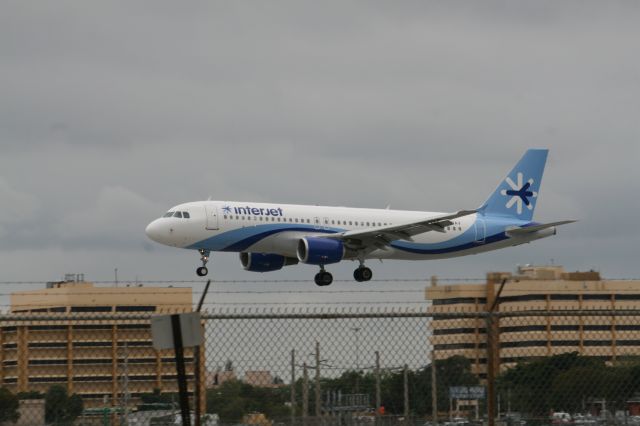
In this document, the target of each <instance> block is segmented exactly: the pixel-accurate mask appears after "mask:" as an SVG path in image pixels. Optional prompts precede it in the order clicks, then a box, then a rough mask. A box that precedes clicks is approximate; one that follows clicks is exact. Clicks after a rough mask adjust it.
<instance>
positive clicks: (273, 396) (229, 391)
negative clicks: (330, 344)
mask: <svg viewBox="0 0 640 426" xmlns="http://www.w3.org/2000/svg"><path fill="white" fill-rule="evenodd" d="M436 374H437V375H438V404H441V405H440V406H441V407H448V405H449V386H464V385H468V386H471V385H477V384H478V378H477V377H476V376H475V375H473V374H472V373H471V362H470V361H469V360H468V359H466V358H464V357H460V356H455V357H451V358H448V359H446V360H441V361H437V363H436ZM313 380H314V379H313V378H310V379H309V413H310V415H313V414H314V413H315V386H314V382H313ZM380 380H381V383H380V384H381V398H382V405H383V406H384V407H385V410H386V412H387V413H388V414H402V413H403V412H404V373H403V371H402V370H395V371H391V372H389V371H385V372H382V373H381V378H380ZM408 380H409V398H410V400H409V407H410V410H411V412H412V413H413V414H415V415H424V414H427V413H429V414H430V413H431V366H428V367H426V368H423V369H420V370H417V371H409V372H408ZM375 383H376V380H375V374H374V372H372V371H367V372H366V373H364V372H363V371H354V370H351V371H346V372H344V373H343V374H342V375H340V376H339V377H336V378H332V379H329V378H322V379H321V382H320V388H321V389H322V395H321V399H322V400H324V398H325V395H326V392H327V391H335V392H338V391H339V392H340V393H342V394H343V395H345V394H366V395H369V401H370V403H371V404H374V403H375V393H376V387H375ZM295 387H296V395H297V401H298V405H297V406H296V412H297V413H298V415H300V413H301V412H302V387H303V379H302V378H300V379H298V380H297V381H296V383H295ZM290 392H291V388H290V386H280V387H276V388H270V387H257V386H251V385H248V384H246V383H242V382H240V381H238V380H230V381H226V382H224V383H223V384H222V385H221V386H219V387H217V388H213V389H208V390H207V411H208V412H209V413H217V414H218V415H219V416H220V421H221V422H222V423H239V422H241V421H242V417H243V416H244V415H246V414H249V413H252V412H259V413H263V414H265V415H266V416H267V418H269V419H271V420H284V419H286V418H287V417H288V416H289V415H290V407H289V406H288V404H289V401H290V395H291V394H290ZM371 406H373V405H371Z"/></svg>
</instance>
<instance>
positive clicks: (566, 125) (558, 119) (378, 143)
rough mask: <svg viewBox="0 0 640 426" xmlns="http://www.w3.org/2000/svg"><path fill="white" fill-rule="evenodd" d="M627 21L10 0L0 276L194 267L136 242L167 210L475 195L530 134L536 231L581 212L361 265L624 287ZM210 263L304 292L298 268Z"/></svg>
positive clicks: (173, 275) (429, 202) (599, 5)
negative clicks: (489, 240)
mask: <svg viewBox="0 0 640 426" xmlns="http://www.w3.org/2000/svg"><path fill="white" fill-rule="evenodd" d="M638 22H640V3H637V2H620V3H618V2H592V3H590V2H583V1H580V2H556V1H550V2H544V1H542V2H539V1H536V2H511V1H504V2H487V1H482V2H476V1H470V2H456V1H442V2H437V3H436V2H424V1H416V2H411V1H407V2H384V3H383V2H370V1H360V2H350V1H342V0H341V1H335V2H300V1H296V2H259V1H254V2H239V1H218V2H191V3H187V2H179V3H176V2H161V1H158V2H129V1H122V2H115V1H114V2H101V3H98V2H82V1H76V2H70V1H56V2H23V1H14V2H5V3H4V4H3V7H2V13H1V14H0V77H1V78H0V206H1V208H0V281H14V280H15V281H47V280H55V279H59V278H61V277H62V275H63V274H64V273H65V272H84V273H85V274H86V276H87V278H88V279H91V280H110V279H112V278H113V275H114V268H118V270H119V276H120V278H121V279H125V280H126V279H129V280H133V279H135V278H138V279H140V280H154V279H195V278H196V276H195V268H196V266H198V263H199V262H198V258H199V256H198V254H197V253H196V252H192V251H187V250H179V249H170V248H167V247H162V246H160V245H158V244H156V243H154V242H152V241H150V240H148V239H147V238H146V236H145V234H144V228H145V226H146V224H147V223H148V222H150V221H151V220H153V219H154V218H156V217H158V216H160V215H161V214H162V213H163V212H164V211H166V210H167V209H168V208H169V207H171V206H173V205H176V204H178V203H181V202H186V201H194V200H203V199H207V198H208V197H211V198H212V199H226V200H252V201H266V202H282V203H301V204H326V205H346V206H354V207H374V208H375V207H380V208H384V207H385V206H386V205H387V204H391V206H392V207H393V208H397V209H405V208H406V209H419V210H431V211H434V210H435V211H454V210H457V209H463V208H474V207H477V206H479V205H480V204H481V203H482V201H483V200H484V199H485V198H486V196H487V195H488V194H489V193H490V192H491V191H492V190H493V189H494V188H495V186H496V185H497V184H498V182H499V181H500V180H501V179H502V178H503V177H504V175H505V174H506V173H507V172H508V171H509V170H510V169H511V167H512V166H513V164H515V162H516V161H517V160H518V159H519V158H520V156H521V155H522V153H523V152H524V151H525V150H526V149H527V148H529V147H545V148H549V149H550V155H549V161H548V163H547V169H546V173H545V176H544V179H543V184H542V190H541V195H540V197H539V198H538V206H537V209H536V217H535V218H536V220H539V221H553V220H563V219H579V220H580V221H579V222H578V223H577V224H574V225H568V226H565V227H562V229H560V232H559V233H558V235H557V236H556V237H553V238H548V239H545V240H542V241H538V242H535V243H533V244H528V245H525V246H520V247H517V248H510V249H506V250H502V251H495V252H492V253H488V254H483V255H478V256H470V257H467V258H460V259H453V260H443V261H429V262H403V261H396V262H393V261H388V262H385V263H384V264H379V263H378V262H371V265H370V266H371V267H372V269H373V270H374V274H375V277H376V278H396V277H428V276H430V275H433V274H437V275H440V276H448V277H482V276H483V275H484V274H485V273H486V272H487V271H492V270H513V269H514V268H515V265H516V264H518V263H521V264H522V263H537V264H539V263H542V264H546V263H549V262H551V260H552V259H553V261H554V262H555V263H559V264H563V265H565V267H566V268H567V269H570V270H576V269H588V268H595V269H598V270H600V271H601V272H602V273H603V274H604V275H605V276H607V277H640V271H639V269H638V243H639V241H640V238H639V237H640V232H639V231H638V226H637V220H638V219H637V216H638V211H640V197H638V194H639V193H640V173H639V172H638V167H637V165H638V162H639V160H640V41H639V40H640V25H638ZM209 266H210V271H211V273H213V276H214V277H215V278H217V279H231V280H244V279H292V278H296V279H298V278H305V279H307V278H308V280H309V281H308V282H307V283H305V284H302V285H303V286H308V288H309V289H312V290H316V288H315V286H314V285H313V283H312V281H311V279H312V277H313V274H315V272H316V271H315V267H310V266H296V267H292V268H286V269H284V270H283V271H279V272H275V273H272V274H262V275H261V274H254V273H250V272H245V271H243V270H242V268H241V266H240V262H239V260H238V258H237V255H236V254H215V255H214V257H213V260H212V262H211V263H210V265H209ZM353 268H354V264H353V263H351V262H348V263H347V264H346V265H337V266H333V267H331V268H330V270H331V271H332V272H334V275H335V278H336V280H339V279H350V278H351V270H352V269H353ZM348 285H350V284H346V283H340V282H337V283H335V284H334V286H348ZM269 286H270V284H268V283H265V284H264V286H263V287H266V288H268V287H269ZM361 287H362V284H360V287H358V288H361ZM4 288H5V289H6V287H4ZM28 288H34V287H28ZM334 289H335V288H334Z"/></svg>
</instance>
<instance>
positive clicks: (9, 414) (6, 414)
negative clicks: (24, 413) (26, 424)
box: [0, 387, 20, 422]
mask: <svg viewBox="0 0 640 426" xmlns="http://www.w3.org/2000/svg"><path fill="white" fill-rule="evenodd" d="M19 405H20V401H18V397H17V396H16V395H14V394H12V393H11V391H9V389H7V388H5V387H2V388H0V422H5V421H9V422H16V421H18V417H19V416H20V414H19V413H18V407H19Z"/></svg>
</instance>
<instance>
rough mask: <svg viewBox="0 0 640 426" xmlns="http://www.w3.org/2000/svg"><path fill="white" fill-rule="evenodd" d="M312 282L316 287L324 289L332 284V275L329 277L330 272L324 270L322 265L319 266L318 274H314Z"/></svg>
mask: <svg viewBox="0 0 640 426" xmlns="http://www.w3.org/2000/svg"><path fill="white" fill-rule="evenodd" d="M314 281H315V282H316V285H317V286H320V287H324V286H325V285H329V284H331V283H332V282H333V275H331V272H327V271H325V270H324V265H320V272H318V273H317V274H316V276H315V278H314Z"/></svg>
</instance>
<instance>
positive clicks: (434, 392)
mask: <svg viewBox="0 0 640 426" xmlns="http://www.w3.org/2000/svg"><path fill="white" fill-rule="evenodd" d="M431 421H432V422H433V424H434V426H435V425H436V424H437V423H438V386H437V382H436V350H435V349H432V350H431Z"/></svg>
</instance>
